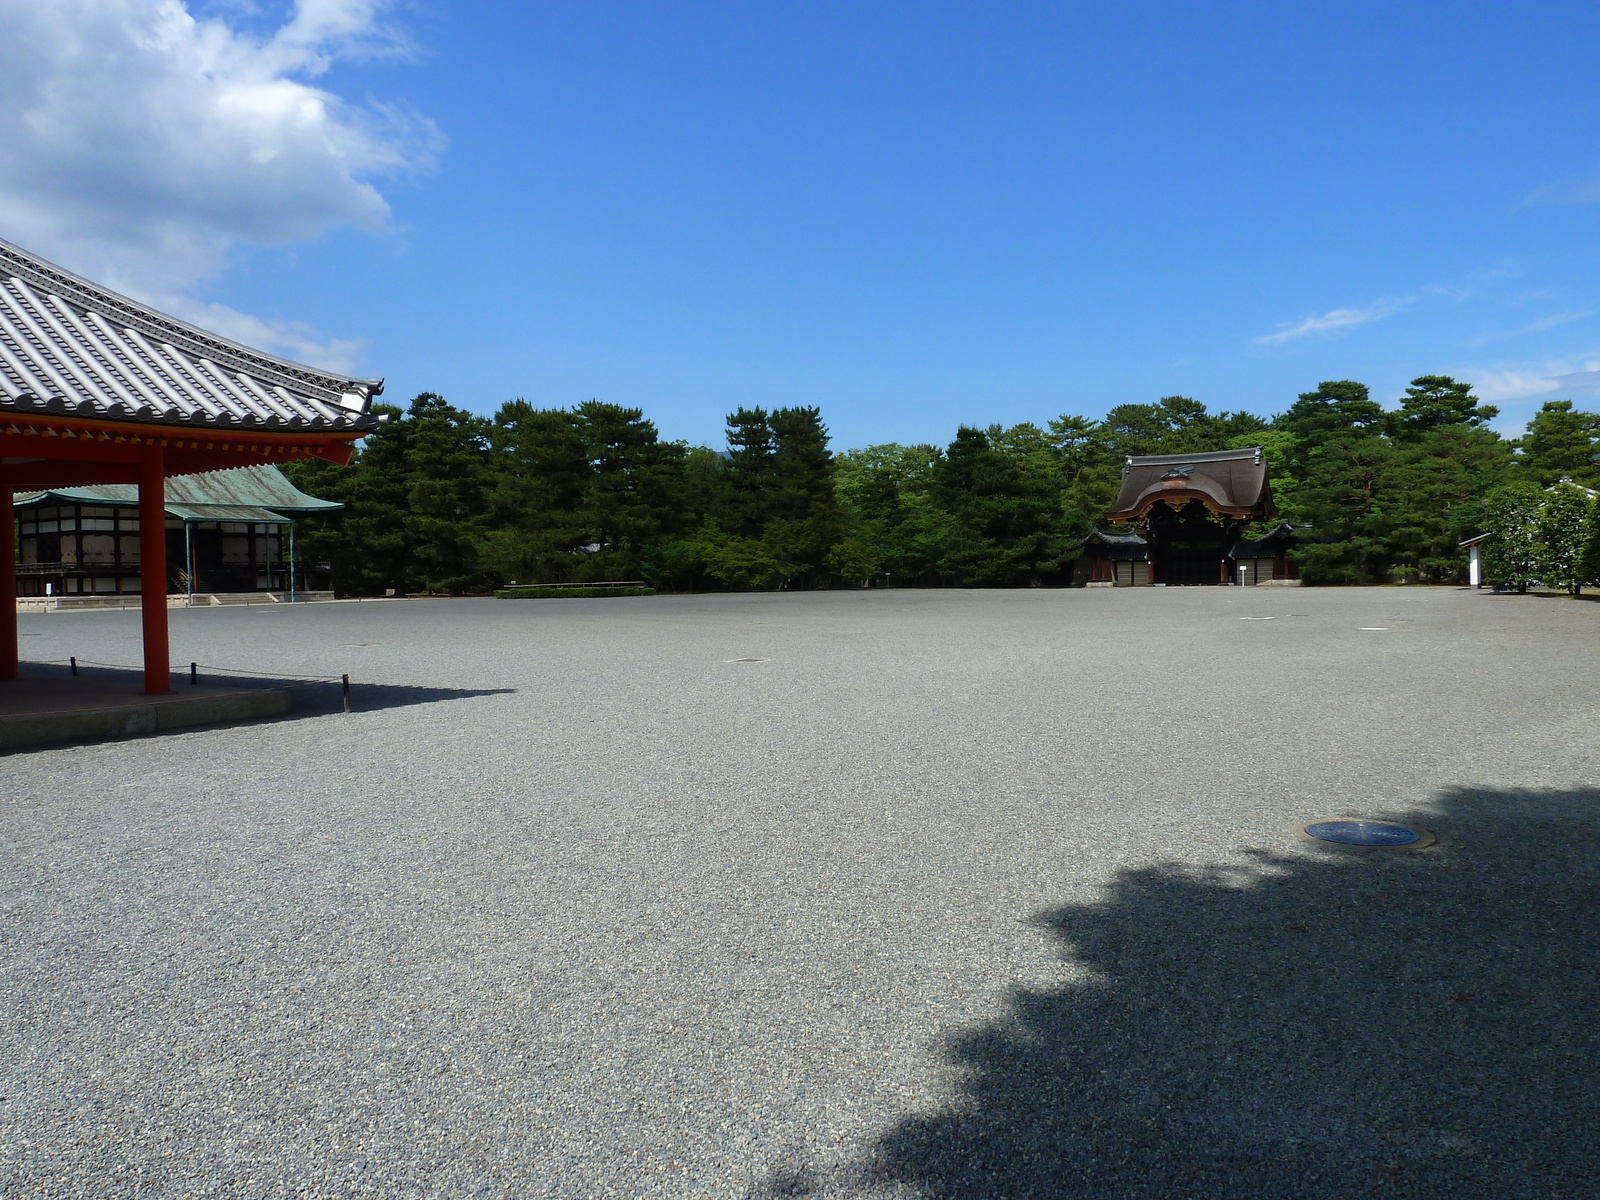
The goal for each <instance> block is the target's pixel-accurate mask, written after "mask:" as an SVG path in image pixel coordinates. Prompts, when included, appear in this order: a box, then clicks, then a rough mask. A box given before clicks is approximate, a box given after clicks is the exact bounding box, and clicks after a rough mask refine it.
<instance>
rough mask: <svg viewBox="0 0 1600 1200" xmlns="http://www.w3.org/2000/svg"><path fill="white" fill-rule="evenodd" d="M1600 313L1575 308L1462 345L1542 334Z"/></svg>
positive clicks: (1473, 339) (1478, 344)
mask: <svg viewBox="0 0 1600 1200" xmlns="http://www.w3.org/2000/svg"><path fill="white" fill-rule="evenodd" d="M1596 313H1600V309H1597V308H1573V309H1568V310H1567V311H1565V312H1558V313H1551V314H1550V315H1549V316H1548V317H1540V318H1539V319H1538V320H1537V321H1530V322H1529V323H1528V324H1526V325H1521V326H1518V327H1517V328H1516V329H1507V330H1505V331H1504V332H1503V333H1487V334H1484V335H1483V336H1482V337H1475V338H1471V339H1469V340H1468V341H1466V342H1463V343H1462V345H1465V346H1485V345H1488V344H1489V343H1490V342H1499V341H1504V340H1505V339H1506V338H1514V337H1521V336H1523V335H1524V334H1528V333H1541V332H1543V331H1544V330H1546V329H1555V328H1558V327H1559V326H1562V325H1570V324H1572V322H1574V321H1581V320H1583V319H1584V318H1585V317H1592V316H1594V315H1595V314H1596Z"/></svg>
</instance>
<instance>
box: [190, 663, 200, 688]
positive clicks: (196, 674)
mask: <svg viewBox="0 0 1600 1200" xmlns="http://www.w3.org/2000/svg"><path fill="white" fill-rule="evenodd" d="M199 682H200V664H199V663H190V664H189V686H190V687H193V686H194V685H195V684H197V683H199Z"/></svg>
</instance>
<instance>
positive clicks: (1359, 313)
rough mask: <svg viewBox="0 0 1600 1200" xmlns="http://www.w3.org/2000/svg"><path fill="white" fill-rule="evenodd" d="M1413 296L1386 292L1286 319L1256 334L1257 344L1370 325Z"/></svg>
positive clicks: (1388, 315) (1280, 341) (1400, 306)
mask: <svg viewBox="0 0 1600 1200" xmlns="http://www.w3.org/2000/svg"><path fill="white" fill-rule="evenodd" d="M1414 299H1415V297H1413V296H1386V297H1384V298H1382V299H1379V300H1374V301H1373V302H1372V303H1371V304H1364V305H1362V306H1361V307H1359V308H1332V309H1329V310H1328V311H1327V312H1325V313H1314V314H1312V315H1311V316H1309V317H1301V318H1300V319H1299V320H1298V321H1285V322H1283V323H1282V324H1281V325H1279V326H1278V328H1277V329H1276V330H1274V331H1273V332H1272V333H1266V334H1262V335H1261V336H1260V337H1258V338H1256V339H1255V344H1256V345H1257V346H1277V345H1282V344H1283V343H1284V342H1298V341H1299V340H1300V339H1301V338H1308V337H1329V336H1332V335H1333V334H1336V333H1342V332H1344V331H1345V330H1347V329H1354V328H1355V327H1356V326H1358V325H1370V324H1371V323H1372V322H1373V321H1381V320H1383V319H1384V318H1385V317H1392V316H1393V315H1394V314H1395V313H1397V312H1399V311H1400V310H1401V309H1402V308H1404V307H1405V306H1406V305H1408V304H1410V303H1412V301H1413V300H1414Z"/></svg>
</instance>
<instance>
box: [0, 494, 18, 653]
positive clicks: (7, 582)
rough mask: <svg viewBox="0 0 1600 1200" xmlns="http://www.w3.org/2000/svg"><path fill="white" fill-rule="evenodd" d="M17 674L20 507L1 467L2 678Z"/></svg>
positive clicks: (0, 577) (0, 640) (0, 585)
mask: <svg viewBox="0 0 1600 1200" xmlns="http://www.w3.org/2000/svg"><path fill="white" fill-rule="evenodd" d="M16 677H17V510H16V507H15V506H14V505H13V504H12V503H11V480H10V479H8V478H7V477H6V471H5V468H3V467H0V679H15V678H16Z"/></svg>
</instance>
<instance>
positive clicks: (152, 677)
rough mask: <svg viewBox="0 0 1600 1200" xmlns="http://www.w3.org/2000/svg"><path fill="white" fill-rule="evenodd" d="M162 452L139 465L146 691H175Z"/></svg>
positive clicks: (155, 451)
mask: <svg viewBox="0 0 1600 1200" xmlns="http://www.w3.org/2000/svg"><path fill="white" fill-rule="evenodd" d="M165 467H166V464H165V463H164V462H163V461H162V453H161V450H160V449H159V448H152V449H149V450H146V451H145V452H144V458H143V459H141V460H140V462H139V612H140V615H141V616H142V617H143V618H144V690H145V692H146V694H148V695H153V696H159V695H164V694H165V693H167V692H170V691H171V690H172V667H171V661H172V660H171V654H170V652H169V651H168V649H167V480H166V470H165Z"/></svg>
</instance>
